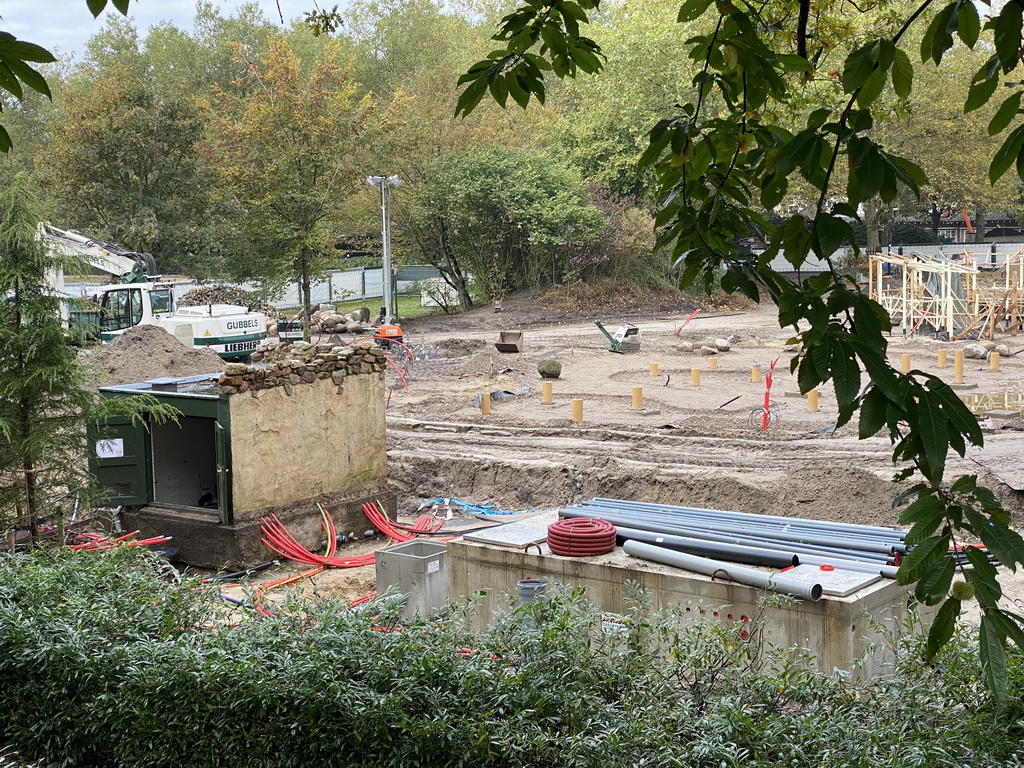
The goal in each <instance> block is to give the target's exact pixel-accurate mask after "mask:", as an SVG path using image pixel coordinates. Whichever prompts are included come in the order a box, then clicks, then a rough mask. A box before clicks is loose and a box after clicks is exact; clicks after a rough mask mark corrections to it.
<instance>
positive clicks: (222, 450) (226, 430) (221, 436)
mask: <svg viewBox="0 0 1024 768" xmlns="http://www.w3.org/2000/svg"><path fill="white" fill-rule="evenodd" d="M230 418H231V415H230V410H229V409H228V403H227V400H226V399H224V398H222V399H221V400H219V401H218V402H217V420H216V421H215V422H214V425H213V437H214V440H213V442H214V447H215V449H216V454H217V501H218V505H219V506H220V521H221V523H223V524H224V525H231V524H232V523H233V522H234V517H235V516H234V511H233V506H232V499H231V429H230V423H231V422H230Z"/></svg>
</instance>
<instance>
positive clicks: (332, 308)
mask: <svg viewBox="0 0 1024 768" xmlns="http://www.w3.org/2000/svg"><path fill="white" fill-rule="evenodd" d="M320 311H321V312H337V311H338V308H337V307H335V306H334V305H333V304H321V305H320Z"/></svg>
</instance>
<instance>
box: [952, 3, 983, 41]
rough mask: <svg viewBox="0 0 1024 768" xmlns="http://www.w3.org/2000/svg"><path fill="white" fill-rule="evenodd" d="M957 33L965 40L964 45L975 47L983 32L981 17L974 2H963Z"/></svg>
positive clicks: (958, 15)
mask: <svg viewBox="0 0 1024 768" xmlns="http://www.w3.org/2000/svg"><path fill="white" fill-rule="evenodd" d="M956 33H957V34H958V35H959V36H960V39H961V40H963V41H964V45H966V46H967V47H968V48H973V47H974V45H975V44H976V43H977V42H978V36H979V35H980V34H981V19H980V17H979V16H978V8H977V6H975V4H974V3H972V2H968V3H963V4H962V5H961V6H960V13H958V14H957V18H956Z"/></svg>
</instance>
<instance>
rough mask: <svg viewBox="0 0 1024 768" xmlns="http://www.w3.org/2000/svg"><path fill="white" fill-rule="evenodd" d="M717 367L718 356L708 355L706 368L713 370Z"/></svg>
mask: <svg viewBox="0 0 1024 768" xmlns="http://www.w3.org/2000/svg"><path fill="white" fill-rule="evenodd" d="M717 367H718V358H717V357H709V358H708V368H710V369H711V370H714V369H715V368H717Z"/></svg>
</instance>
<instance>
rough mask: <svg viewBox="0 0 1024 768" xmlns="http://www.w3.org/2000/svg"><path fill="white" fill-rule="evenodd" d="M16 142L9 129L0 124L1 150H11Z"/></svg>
mask: <svg viewBox="0 0 1024 768" xmlns="http://www.w3.org/2000/svg"><path fill="white" fill-rule="evenodd" d="M13 146H14V144H13V143H12V142H11V135H10V134H9V133H7V129H6V128H4V127H3V126H2V125H0V152H10V151H11V147H13Z"/></svg>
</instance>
